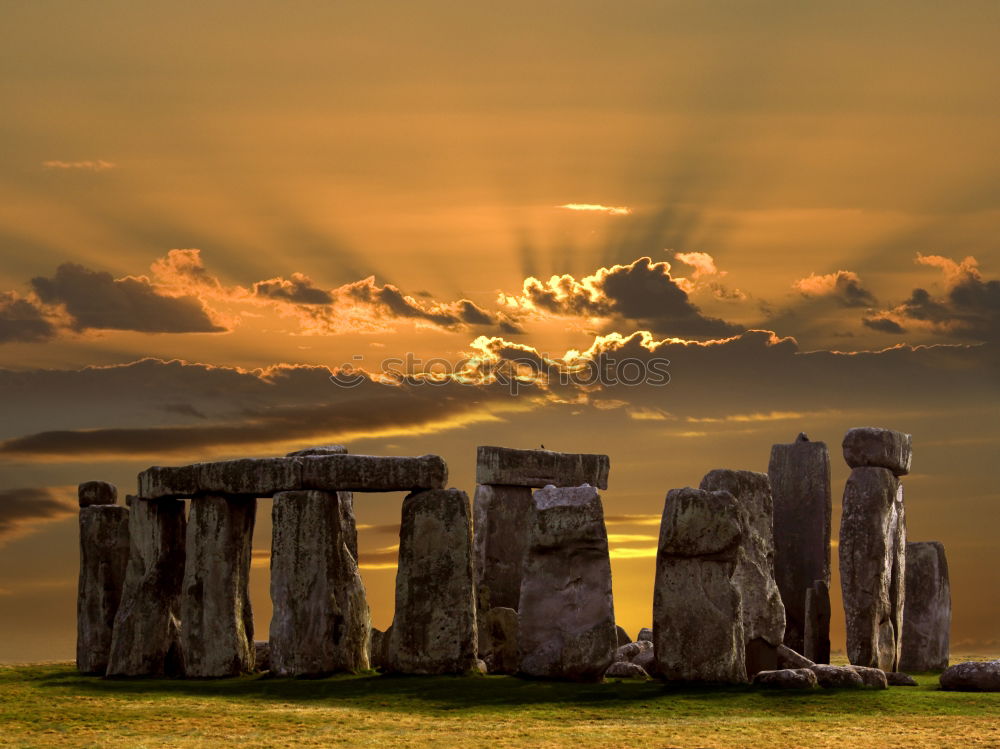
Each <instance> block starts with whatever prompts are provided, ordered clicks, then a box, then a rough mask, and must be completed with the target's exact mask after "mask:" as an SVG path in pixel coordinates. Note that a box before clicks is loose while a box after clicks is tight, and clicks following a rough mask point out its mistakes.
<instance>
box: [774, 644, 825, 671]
mask: <svg viewBox="0 0 1000 749" xmlns="http://www.w3.org/2000/svg"><path fill="white" fill-rule="evenodd" d="M776 654H777V656H778V668H779V669H783V668H812V667H813V666H815V665H816V664H815V663H814V662H813V661H812V660H810V659H809V658H806V657H805V656H804V655H801V654H799V653H796V652H795V651H794V650H792V649H791V648H790V647H788V646H786V645H779V646H778V647H777V651H776Z"/></svg>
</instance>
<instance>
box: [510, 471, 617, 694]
mask: <svg viewBox="0 0 1000 749" xmlns="http://www.w3.org/2000/svg"><path fill="white" fill-rule="evenodd" d="M530 528H531V536H530V543H529V546H528V553H527V556H526V557H525V563H524V575H523V577H522V582H521V608H520V609H519V610H518V638H519V643H520V648H521V664H520V668H521V671H522V672H523V673H525V674H527V675H529V676H537V677H546V678H555V679H569V680H574V681H597V680H599V679H601V677H603V676H604V672H605V671H607V669H608V666H610V665H611V663H612V659H613V657H614V653H615V648H616V645H617V641H618V635H617V631H616V630H615V611H614V603H613V600H612V595H611V560H610V557H609V556H608V535H607V530H606V528H605V526H604V511H603V508H602V506H601V498H600V496H599V495H598V493H597V490H596V489H594V488H593V487H590V486H579V487H573V488H556V487H555V486H546V487H545V488H544V489H540V490H538V491H537V492H535V495H534V507H533V511H532V515H531V523H530Z"/></svg>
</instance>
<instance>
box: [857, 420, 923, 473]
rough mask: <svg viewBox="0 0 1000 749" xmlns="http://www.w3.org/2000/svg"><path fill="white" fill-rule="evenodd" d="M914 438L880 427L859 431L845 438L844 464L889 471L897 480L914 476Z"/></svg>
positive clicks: (858, 428)
mask: <svg viewBox="0 0 1000 749" xmlns="http://www.w3.org/2000/svg"><path fill="white" fill-rule="evenodd" d="M912 442H913V438H912V437H911V436H910V435H909V434H904V433H903V432H896V431H893V430H892V429H879V428H878V427H857V428H855V429H849V430H848V431H847V434H845V435H844V443H843V448H844V460H845V461H847V465H849V466H850V467H851V468H863V467H865V466H873V467H876V468H888V469H889V470H890V471H892V472H893V473H894V474H895V475H896V476H905V475H906V474H908V473H909V472H910V463H911V461H912V460H913V446H912Z"/></svg>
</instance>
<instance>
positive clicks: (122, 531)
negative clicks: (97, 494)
mask: <svg viewBox="0 0 1000 749" xmlns="http://www.w3.org/2000/svg"><path fill="white" fill-rule="evenodd" d="M83 486H85V485H83V484H81V488H82V487H83ZM109 486H110V485H109ZM84 501H85V500H84V497H83V495H82V492H81V497H80V502H81V505H83V502H84ZM128 547H129V539H128V508H126V507H119V506H118V505H113V504H88V505H86V506H81V508H80V582H79V587H78V592H77V599H76V668H77V670H78V671H80V672H82V673H85V674H101V675H103V674H104V673H105V671H106V670H107V667H108V656H109V654H110V652H111V638H112V632H113V630H114V624H115V615H116V614H117V612H118V605H119V603H120V602H121V595H122V586H123V585H124V583H125V569H126V567H127V566H128Z"/></svg>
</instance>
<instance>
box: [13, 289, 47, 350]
mask: <svg viewBox="0 0 1000 749" xmlns="http://www.w3.org/2000/svg"><path fill="white" fill-rule="evenodd" d="M55 335H56V329H55V326H53V325H52V323H51V322H49V321H48V320H47V319H45V317H44V316H43V314H42V311H41V310H40V309H38V307H36V306H35V305H34V304H32V303H31V302H30V301H29V300H27V299H23V298H21V297H18V296H17V295H16V294H13V293H10V292H7V293H0V343H38V342H41V341H48V340H50V339H52V338H54V337H55Z"/></svg>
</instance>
